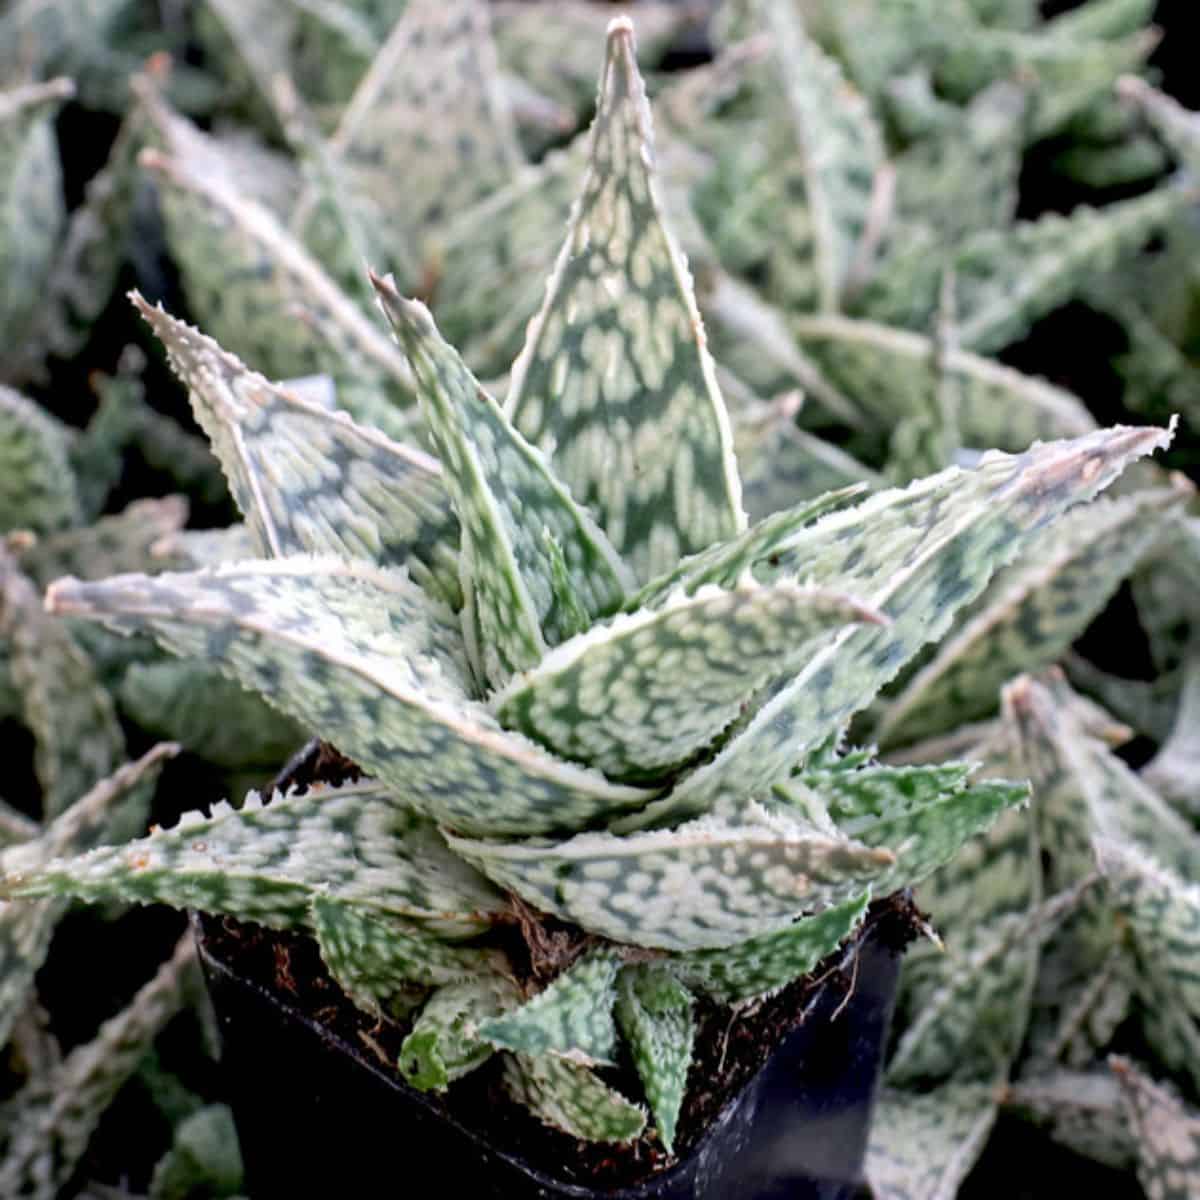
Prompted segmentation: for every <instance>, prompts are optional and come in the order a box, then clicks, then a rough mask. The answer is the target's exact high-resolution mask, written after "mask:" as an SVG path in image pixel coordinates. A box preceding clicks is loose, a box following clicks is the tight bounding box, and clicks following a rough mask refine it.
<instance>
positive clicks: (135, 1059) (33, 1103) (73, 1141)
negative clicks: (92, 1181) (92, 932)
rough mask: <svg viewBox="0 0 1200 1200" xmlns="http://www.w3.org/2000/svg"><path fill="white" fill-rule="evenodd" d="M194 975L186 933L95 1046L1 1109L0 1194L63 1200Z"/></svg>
mask: <svg viewBox="0 0 1200 1200" xmlns="http://www.w3.org/2000/svg"><path fill="white" fill-rule="evenodd" d="M197 975H198V969H197V966H196V949H195V945H194V944H193V942H192V938H191V935H190V934H189V935H187V936H186V937H184V938H183V939H182V940H181V941H180V942H179V944H178V946H176V948H175V953H174V954H173V955H172V956H171V958H170V959H168V961H167V962H166V963H164V964H163V966H162V967H161V968H160V969H159V971H158V973H157V974H156V975H155V976H154V978H153V979H151V980H150V982H149V983H147V984H146V985H145V986H144V987H142V988H141V990H140V991H139V992H138V993H137V995H136V996H134V998H133V1000H132V1002H131V1003H130V1004H129V1006H128V1008H126V1009H124V1010H123V1011H122V1012H120V1013H118V1014H117V1015H116V1016H115V1017H112V1018H111V1019H110V1020H108V1021H106V1022H105V1023H104V1024H103V1025H102V1026H101V1027H100V1030H99V1032H98V1033H97V1035H96V1037H95V1039H94V1040H92V1041H90V1042H87V1043H85V1044H83V1045H81V1046H77V1047H76V1048H75V1049H74V1050H73V1051H72V1052H71V1053H70V1054H68V1055H67V1057H66V1058H64V1059H63V1061H62V1062H61V1063H60V1064H59V1066H58V1067H57V1068H56V1069H55V1070H54V1071H53V1072H52V1073H51V1074H50V1076H49V1077H48V1078H46V1079H45V1080H41V1079H37V1080H33V1081H31V1082H30V1083H29V1084H28V1085H27V1087H26V1088H25V1089H24V1090H22V1091H20V1092H18V1093H17V1094H16V1095H15V1096H14V1097H13V1098H12V1099H11V1100H10V1101H9V1102H8V1104H7V1105H6V1106H5V1108H4V1109H3V1110H0V1123H3V1124H4V1125H5V1126H6V1133H7V1135H8V1136H7V1142H6V1146H5V1157H4V1161H3V1163H2V1164H0V1194H3V1195H6V1196H28V1197H31V1198H32V1200H55V1197H57V1196H60V1195H62V1189H64V1188H65V1186H66V1184H67V1182H68V1181H69V1179H70V1178H71V1176H72V1174H73V1173H74V1171H75V1169H76V1167H77V1166H78V1164H79V1161H80V1159H82V1157H83V1154H84V1151H85V1150H86V1149H87V1144H88V1141H89V1140H90V1139H91V1136H92V1133H93V1131H94V1130H95V1128H96V1126H97V1124H98V1123H99V1121H100V1118H101V1116H102V1115H103V1114H104V1111H105V1109H107V1108H108V1106H109V1104H110V1103H111V1101H112V1099H113V1097H114V1096H115V1095H116V1094H117V1092H118V1090H119V1089H120V1088H121V1086H122V1085H123V1084H124V1082H125V1081H126V1079H128V1078H129V1076H130V1075H132V1074H133V1072H134V1071H135V1070H136V1069H137V1067H138V1064H139V1063H140V1062H141V1061H142V1059H143V1058H144V1057H145V1055H146V1052H147V1050H149V1049H150V1045H151V1043H152V1042H153V1041H154V1039H155V1038H156V1037H157V1036H158V1034H159V1032H160V1030H161V1029H162V1028H163V1027H164V1026H165V1025H166V1024H167V1022H168V1021H169V1020H170V1019H171V1018H172V1017H173V1016H174V1015H175V1014H176V1013H177V1012H179V1011H180V1010H181V1009H182V1008H183V1007H184V1005H185V1004H187V1002H188V1001H189V1000H190V999H191V998H192V997H193V996H194V995H195V993H196V990H197V989H198V987H199V986H200V983H199V979H198V978H197ZM4 1118H7V1120H5V1119H4Z"/></svg>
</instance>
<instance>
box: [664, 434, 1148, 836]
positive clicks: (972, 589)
mask: <svg viewBox="0 0 1200 1200" xmlns="http://www.w3.org/2000/svg"><path fill="white" fill-rule="evenodd" d="M1170 436H1171V435H1170V433H1169V432H1165V431H1163V430H1159V429H1129V428H1124V427H1116V428H1114V429H1113V430H1109V431H1098V432H1096V433H1094V434H1089V435H1087V436H1085V437H1082V438H1078V439H1075V440H1073V441H1065V442H1050V443H1047V444H1045V445H1035V446H1033V447H1032V448H1031V449H1030V450H1029V451H1027V452H1026V453H1025V454H1023V455H1019V456H1009V455H1006V454H1000V453H994V454H989V455H987V456H985V457H984V459H983V460H982V461H981V462H980V465H979V466H978V467H977V468H975V469H974V470H972V471H963V470H960V469H959V468H951V469H949V470H947V471H943V472H941V473H940V474H938V475H935V476H933V477H931V478H929V479H926V480H922V481H920V482H918V483H915V484H913V485H911V486H910V487H909V488H907V489H905V490H904V491H887V492H881V493H879V494H877V495H875V496H872V497H871V498H870V499H868V500H866V501H864V502H863V503H862V504H860V505H859V506H858V507H857V508H853V509H850V510H849V511H846V512H841V513H834V514H832V515H831V516H828V517H826V518H824V519H823V520H821V521H818V522H817V524H815V525H814V526H812V527H811V528H810V529H807V530H804V531H802V532H800V533H798V534H796V535H795V536H793V537H792V538H791V539H790V541H789V542H788V543H787V545H786V546H785V547H783V548H781V549H780V550H778V551H777V552H776V554H775V555H774V556H773V558H772V560H771V564H770V572H771V573H774V572H778V573H779V574H784V573H786V572H789V571H799V572H802V573H803V574H804V575H805V577H807V578H809V579H811V580H813V581H814V582H816V583H819V584H822V585H824V586H827V587H835V588H840V589H844V590H846V591H848V592H850V593H852V594H855V595H858V596H860V597H861V598H862V599H864V600H865V601H866V602H867V603H868V604H871V605H873V606H874V607H876V608H878V609H879V611H880V612H882V613H883V614H884V615H885V616H888V617H890V618H891V622H890V624H887V625H872V626H851V627H849V628H847V629H845V630H843V631H842V632H841V633H839V634H838V635H837V636H836V637H835V638H834V639H833V640H832V641H830V642H829V643H828V644H827V645H825V646H824V647H822V648H821V649H819V650H818V651H817V652H816V653H815V654H813V655H812V656H811V657H810V659H809V660H808V662H807V663H806V664H805V666H804V667H803V669H802V670H800V671H799V672H798V673H797V674H795V675H794V676H793V677H792V678H791V679H790V680H788V681H786V682H785V683H784V684H783V685H782V686H780V687H779V688H778V689H776V690H775V692H774V694H773V695H772V696H770V697H769V698H768V699H767V700H766V701H765V702H764V703H763V704H761V706H760V707H759V708H758V710H757V711H756V712H755V713H754V714H753V716H752V717H751V718H750V719H749V720H748V721H747V722H746V724H745V725H744V726H743V727H742V728H741V729H740V730H739V731H738V732H737V733H736V735H735V736H734V737H732V738H731V739H730V740H729V741H728V742H727V744H726V745H725V747H724V748H723V749H722V750H721V751H720V753H718V754H717V755H716V757H715V758H714V759H713V760H712V761H711V762H709V763H707V764H706V765H704V766H702V767H700V768H698V769H697V770H696V771H695V772H693V773H692V775H690V776H689V777H688V778H686V779H685V780H684V781H683V782H682V783H681V784H679V785H678V786H677V787H676V788H675V790H674V792H673V793H672V795H671V796H670V797H669V798H668V799H667V800H666V801H665V802H664V803H663V805H662V807H661V809H660V810H659V811H660V812H663V813H665V812H670V813H672V814H677V813H688V812H698V811H704V809H706V808H707V807H708V805H709V804H710V803H711V802H712V801H713V799H714V798H716V797H718V796H720V795H721V794H723V793H724V792H725V790H726V789H727V788H728V787H729V786H731V785H732V786H735V787H736V788H737V790H738V791H740V792H743V793H745V792H747V791H748V792H750V793H754V792H756V791H765V790H766V789H768V788H769V787H770V786H771V785H772V784H773V783H776V782H778V781H779V780H781V779H782V778H784V777H785V776H786V775H787V774H788V773H789V772H790V771H791V769H792V767H793V765H794V764H795V763H796V761H797V760H798V759H801V758H803V756H804V754H805V753H807V752H808V751H809V750H811V749H812V748H814V747H815V746H817V745H819V744H820V743H821V742H823V741H825V740H826V739H827V738H828V737H829V736H830V735H831V734H833V733H835V732H836V731H838V730H839V729H840V728H841V727H842V725H843V724H844V723H845V721H846V720H847V719H848V718H849V717H850V716H851V715H852V714H853V713H854V712H856V711H858V710H859V709H861V708H863V707H864V706H865V705H866V704H868V703H869V702H870V701H871V700H872V699H873V698H874V696H875V694H876V693H877V692H878V691H879V689H880V688H881V687H882V686H883V685H884V684H886V683H887V682H888V681H889V680H890V679H891V678H893V677H894V676H895V675H896V673H897V672H898V671H899V670H900V668H901V667H902V666H903V665H904V664H905V663H906V662H907V661H908V660H910V659H911V658H912V656H913V655H914V654H916V652H917V651H918V650H919V649H920V648H921V646H922V645H924V644H925V643H926V642H927V641H932V640H936V639H937V638H939V637H941V636H942V635H943V633H944V632H945V630H946V628H947V626H948V625H949V623H950V621H951V619H952V618H953V615H954V613H955V611H956V610H957V609H958V608H960V607H961V606H962V605H963V604H966V603H969V602H970V601H971V600H973V599H974V598H975V597H976V596H977V595H978V594H979V593H980V591H982V589H983V587H984V586H985V585H986V583H987V581H988V579H989V578H990V577H991V575H992V573H993V571H995V570H996V568H997V567H1000V566H1003V565H1005V563H1007V562H1009V561H1010V560H1011V559H1012V558H1013V557H1014V556H1015V555H1016V554H1017V553H1018V552H1019V551H1020V550H1021V549H1022V546H1023V544H1025V542H1026V540H1027V539H1028V537H1029V535H1030V534H1031V533H1034V532H1036V531H1037V530H1038V529H1039V528H1041V527H1043V526H1044V525H1046V524H1048V523H1049V522H1051V521H1053V520H1055V519H1056V518H1057V517H1058V516H1059V515H1060V514H1061V513H1062V512H1063V511H1064V510H1065V509H1066V508H1068V507H1069V506H1070V505H1072V504H1074V503H1076V502H1079V501H1085V500H1089V499H1091V498H1092V497H1093V496H1094V495H1095V494H1096V493H1097V492H1098V491H1100V490H1101V489H1102V488H1104V487H1105V486H1107V485H1108V484H1109V483H1111V482H1112V480H1113V479H1115V478H1116V476H1117V475H1118V474H1119V473H1120V472H1121V470H1122V469H1123V468H1124V467H1125V466H1126V465H1127V464H1128V463H1129V462H1131V461H1133V460H1134V459H1136V458H1140V457H1141V456H1142V455H1144V454H1146V453H1148V452H1149V451H1150V450H1152V449H1153V448H1154V447H1156V446H1162V445H1166V444H1167V443H1168V441H1169V439H1170ZM765 573H766V572H764V571H762V570H761V569H760V572H759V574H760V575H762V574H765Z"/></svg>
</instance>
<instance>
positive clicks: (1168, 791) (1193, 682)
mask: <svg viewBox="0 0 1200 1200" xmlns="http://www.w3.org/2000/svg"><path fill="white" fill-rule="evenodd" d="M1142 778H1143V779H1144V780H1145V781H1146V782H1147V783H1148V784H1149V785H1150V786H1151V787H1152V788H1154V790H1155V791H1156V792H1158V794H1159V795H1160V796H1163V797H1165V798H1166V799H1167V800H1169V801H1170V802H1171V803H1172V804H1173V805H1175V806H1176V807H1177V808H1179V809H1180V810H1181V811H1182V812H1185V813H1187V814H1188V815H1189V816H1192V817H1193V818H1194V817H1196V816H1200V651H1193V653H1192V654H1191V655H1190V656H1189V658H1188V660H1187V661H1186V663H1185V664H1184V667H1183V679H1182V686H1181V687H1180V691H1179V703H1178V707H1177V709H1176V711H1175V718H1174V721H1173V722H1172V724H1171V728H1170V731H1169V733H1168V734H1167V736H1166V738H1165V739H1163V742H1162V745H1161V746H1160V747H1159V750H1158V753H1157V754H1156V755H1155V756H1154V758H1153V759H1152V760H1151V762H1149V763H1148V764H1147V765H1146V767H1145V769H1144V770H1143V771H1142Z"/></svg>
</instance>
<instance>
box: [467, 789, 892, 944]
mask: <svg viewBox="0 0 1200 1200" xmlns="http://www.w3.org/2000/svg"><path fill="white" fill-rule="evenodd" d="M448 841H449V844H450V847H451V849H452V850H453V851H454V852H455V853H456V854H459V855H461V856H462V857H463V858H465V859H466V860H467V861H468V862H470V863H473V864H475V865H476V866H478V867H479V869H480V870H481V871H483V873H484V874H485V875H487V876H488V877H489V878H490V879H492V880H493V881H494V882H496V883H497V884H499V885H500V886H501V887H505V888H508V889H510V890H512V891H514V892H516V893H517V895H519V896H520V897H521V898H522V899H523V900H525V901H527V902H528V903H530V904H532V905H534V906H535V907H537V908H540V909H542V910H543V911H545V912H551V913H554V914H555V915H556V916H559V917H562V918H563V919H564V920H568V921H574V922H576V923H577V924H578V925H580V926H581V927H582V928H584V929H586V930H588V931H589V932H592V933H599V934H602V935H604V936H605V937H609V938H612V939H613V940H614V941H620V942H630V943H632V944H633V945H638V946H651V947H656V948H660V949H666V950H680V951H689V950H699V949H706V948H721V947H729V946H735V945H737V944H738V943H739V942H742V941H744V940H745V939H746V938H748V937H755V936H758V935H759V934H765V933H771V932H774V931H775V930H778V929H781V928H783V927H784V926H787V925H789V924H790V923H791V922H792V921H793V920H794V919H795V918H796V917H798V916H799V915H800V914H801V913H802V912H805V911H808V910H811V909H814V908H819V907H823V906H825V905H827V904H834V903H837V902H839V901H841V900H845V899H846V898H847V897H849V896H851V895H857V894H858V893H859V892H861V891H862V889H863V887H864V886H866V884H867V883H869V882H870V881H871V880H872V879H873V878H875V877H876V876H878V875H879V874H880V872H881V871H883V870H886V869H887V868H888V866H889V864H891V863H892V862H893V859H894V856H893V854H892V853H891V851H890V850H888V849H869V848H867V847H865V846H863V845H861V844H860V843H858V842H854V841H851V840H850V839H848V838H839V837H831V836H830V835H828V834H822V833H819V832H815V831H814V830H813V829H812V828H811V826H809V825H807V824H804V823H801V822H800V821H797V820H795V819H794V818H792V817H790V816H788V815H787V814H785V813H774V812H768V811H767V810H766V809H764V808H762V807H760V806H758V805H755V804H752V803H750V804H746V805H743V806H742V809H741V811H739V812H737V813H735V814H734V815H731V816H729V817H725V816H710V817H706V818H703V819H701V820H698V821H693V822H690V823H688V824H685V825H683V826H681V827H679V828H678V829H671V830H659V831H653V832H650V833H639V834H635V835H633V836H630V837H623V838H622V837H614V836H613V835H612V834H608V833H583V834H579V835H578V836H576V837H574V838H572V839H570V840H569V841H566V842H559V843H552V842H547V841H545V840H541V839H538V840H533V841H528V842H510V843H500V842H482V841H468V840H467V839H465V838H458V837H451V838H449V839H448Z"/></svg>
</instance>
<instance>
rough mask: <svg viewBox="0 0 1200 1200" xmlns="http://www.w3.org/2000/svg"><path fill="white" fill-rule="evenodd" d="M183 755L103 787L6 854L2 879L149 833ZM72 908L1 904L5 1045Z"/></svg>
mask: <svg viewBox="0 0 1200 1200" xmlns="http://www.w3.org/2000/svg"><path fill="white" fill-rule="evenodd" d="M177 749H178V747H175V746H170V745H164V746H156V747H155V748H154V749H153V750H151V751H149V752H148V753H147V754H145V755H143V756H142V757H141V758H140V759H139V760H138V761H137V762H134V763H128V764H126V765H125V766H123V767H121V768H120V769H119V770H117V771H116V772H115V773H114V774H113V775H112V776H110V777H109V778H108V779H104V780H101V781H100V782H99V783H97V784H96V786H95V787H93V788H92V789H91V790H90V791H89V792H88V793H87V794H86V795H84V796H81V797H80V798H79V799H78V800H77V801H76V802H75V803H74V804H73V805H72V806H71V807H70V808H68V809H67V810H66V812H64V813H63V814H62V815H61V816H59V817H57V818H55V820H54V821H52V822H51V823H50V824H49V826H47V828H46V829H45V831H44V832H42V833H41V834H40V835H38V836H37V837H34V838H32V839H31V840H28V841H26V842H24V843H23V844H19V845H15V846H9V847H5V848H3V849H2V850H0V878H4V879H6V878H7V876H8V875H9V873H10V872H17V871H23V870H28V869H30V868H36V867H37V866H39V865H41V864H42V863H45V862H48V861H50V860H52V859H53V858H55V857H56V856H59V855H64V854H76V853H81V852H83V851H86V850H89V849H91V848H92V847H93V846H96V845H99V844H100V843H101V842H105V841H121V840H123V839H125V838H128V837H132V836H133V835H134V834H135V833H136V832H137V831H138V830H140V829H141V828H143V827H144V822H145V815H146V812H147V810H148V808H149V803H150V796H151V794H152V793H153V791H154V785H155V783H156V782H157V779H158V773H159V771H160V769H161V767H162V764H163V762H164V761H165V760H166V759H167V758H169V757H170V756H171V755H172V754H173V753H174V752H175V751H176V750H177ZM66 907H67V905H66V903H65V902H64V901H61V900H54V899H48V900H42V901H38V902H36V903H29V902H28V901H19V902H9V901H6V900H3V899H0V1045H4V1044H5V1043H6V1042H7V1041H8V1034H9V1030H10V1029H11V1028H12V1022H13V1020H15V1019H16V1017H17V1016H18V1015H19V1013H20V1011H21V1008H22V1007H23V1005H24V1003H25V1000H26V997H27V995H28V993H29V989H30V987H31V986H32V984H33V977H34V975H35V974H36V972H37V971H38V969H39V968H40V967H41V965H42V962H43V961H44V959H45V957H46V952H47V951H48V950H49V948H50V937H51V934H52V933H53V932H54V927H55V925H56V924H58V920H59V918H60V917H61V916H62V914H63V912H64V911H65V909H66Z"/></svg>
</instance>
